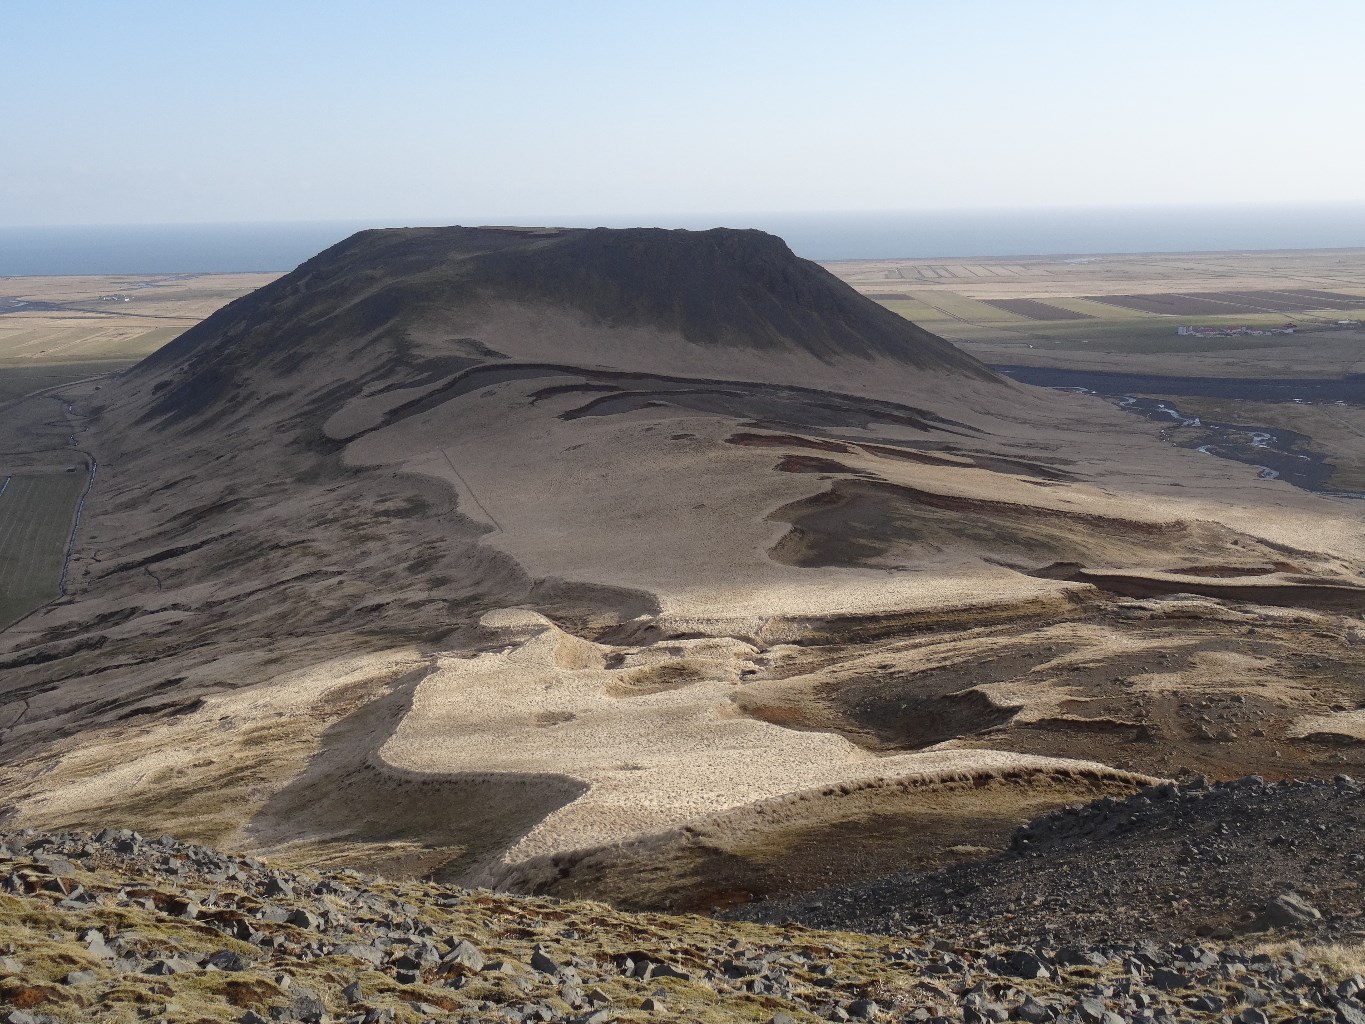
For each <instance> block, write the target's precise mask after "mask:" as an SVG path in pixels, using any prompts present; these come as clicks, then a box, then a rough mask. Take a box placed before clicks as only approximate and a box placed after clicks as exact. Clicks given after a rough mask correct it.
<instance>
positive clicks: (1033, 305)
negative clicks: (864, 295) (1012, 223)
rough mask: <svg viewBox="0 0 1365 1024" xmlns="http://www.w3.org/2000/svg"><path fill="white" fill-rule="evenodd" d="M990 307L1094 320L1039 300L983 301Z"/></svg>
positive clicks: (1041, 316)
mask: <svg viewBox="0 0 1365 1024" xmlns="http://www.w3.org/2000/svg"><path fill="white" fill-rule="evenodd" d="M870 297H871V296H869V298H870ZM981 301H982V302H984V303H985V304H986V305H988V306H994V307H995V308H996V309H1003V310H1004V311H1005V312H1006V313H1017V314H1018V315H1019V316H1026V317H1028V318H1029V319H1030V320H1092V319H1094V317H1093V316H1092V314H1090V313H1078V312H1077V311H1076V310H1074V309H1063V308H1062V307H1061V306H1053V305H1051V304H1050V303H1047V302H1039V301H1038V300H1037V299H982V300H981Z"/></svg>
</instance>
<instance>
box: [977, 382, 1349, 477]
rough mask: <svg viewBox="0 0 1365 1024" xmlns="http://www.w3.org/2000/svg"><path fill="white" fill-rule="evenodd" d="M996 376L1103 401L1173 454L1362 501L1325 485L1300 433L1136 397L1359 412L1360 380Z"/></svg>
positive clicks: (1321, 464)
mask: <svg viewBox="0 0 1365 1024" xmlns="http://www.w3.org/2000/svg"><path fill="white" fill-rule="evenodd" d="M999 369H1000V370H1001V372H1002V373H1005V374H1007V375H1008V376H1009V377H1011V378H1013V379H1015V380H1019V381H1021V382H1023V383H1025V384H1033V385H1036V386H1040V387H1053V388H1058V389H1060V390H1063V391H1078V392H1081V393H1083V394H1089V395H1098V396H1100V397H1102V398H1107V399H1109V400H1111V401H1112V402H1114V403H1115V404H1116V405H1117V406H1118V407H1119V408H1120V409H1123V410H1125V411H1126V412H1132V413H1137V414H1139V415H1141V416H1145V417H1147V419H1149V420H1153V421H1154V422H1157V423H1161V424H1163V425H1168V426H1169V427H1170V430H1168V431H1163V436H1165V437H1166V439H1167V440H1169V441H1170V442H1171V443H1172V444H1174V445H1176V446H1177V447H1180V448H1189V449H1193V450H1197V451H1200V452H1203V453H1205V454H1206V455H1216V456H1217V457H1219V458H1222V459H1231V460H1232V461H1233V462H1240V463H1242V464H1243V465H1247V466H1256V467H1257V468H1258V469H1260V470H1261V475H1262V476H1263V477H1272V478H1278V479H1283V480H1284V481H1285V482H1287V483H1291V484H1293V485H1294V486H1295V487H1302V488H1304V489H1306V490H1310V491H1319V492H1321V493H1324V494H1331V495H1335V496H1337V497H1345V498H1359V497H1361V495H1360V494H1358V493H1355V492H1353V491H1340V490H1336V489H1335V488H1332V487H1328V486H1327V482H1328V480H1330V478H1331V476H1332V472H1333V469H1334V468H1335V467H1333V466H1332V465H1331V464H1330V463H1329V462H1327V461H1326V459H1325V458H1324V456H1323V455H1322V454H1320V453H1319V452H1316V451H1313V450H1312V448H1311V447H1310V445H1311V441H1312V439H1311V438H1309V437H1307V436H1305V435H1303V434H1300V433H1297V432H1295V431H1293V430H1287V429H1285V428H1283V427H1261V426H1256V425H1251V424H1245V423H1218V422H1215V421H1213V420H1206V419H1202V418H1199V417H1194V416H1188V415H1186V414H1185V413H1183V412H1181V411H1180V409H1179V407H1178V406H1177V405H1176V404H1175V403H1174V400H1173V399H1167V398H1150V397H1143V396H1145V395H1148V394H1157V395H1173V396H1179V395H1197V396H1216V397H1219V398H1224V399H1232V400H1235V401H1263V402H1315V403H1325V402H1343V403H1346V404H1350V405H1365V376H1361V375H1358V374H1357V375H1353V376H1349V377H1343V378H1341V379H1338V380H1264V379H1262V380H1241V379H1221V378H1220V379H1216V380H1215V379H1211V378H1202V377H1146V376H1142V375H1139V374H1128V373H1102V372H1095V373H1091V372H1089V371H1077V370H1052V369H1044V368H1041V367H1023V366H1002V367H999ZM1082 382H1083V383H1082Z"/></svg>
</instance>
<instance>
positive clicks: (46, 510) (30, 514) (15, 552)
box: [0, 465, 89, 629]
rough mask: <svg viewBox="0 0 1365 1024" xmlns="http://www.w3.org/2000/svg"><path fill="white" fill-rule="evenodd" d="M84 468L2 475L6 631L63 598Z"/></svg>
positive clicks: (1, 623)
mask: <svg viewBox="0 0 1365 1024" xmlns="http://www.w3.org/2000/svg"><path fill="white" fill-rule="evenodd" d="M88 477H89V474H88V473H87V471H86V468H85V466H84V465H71V466H68V467H65V468H55V467H54V468H52V469H46V470H34V469H24V470H16V471H15V472H14V473H13V474H12V475H10V474H7V473H4V471H0V484H3V487H4V490H3V491H0V629H3V628H4V627H6V626H8V625H10V624H11V623H13V622H14V621H15V620H16V619H19V618H22V617H23V616H25V615H27V614H28V613H29V612H31V611H33V610H34V609H35V608H40V607H42V606H43V605H44V604H46V603H47V602H49V601H51V600H52V599H53V598H55V597H57V596H58V593H59V581H60V580H61V575H62V567H63V565H64V564H65V562H66V549H67V544H68V542H69V541H70V537H71V523H72V519H73V517H74V516H75V513H76V506H77V503H78V502H79V501H80V497H81V494H82V493H83V492H84V490H85V485H86V482H87V480H88Z"/></svg>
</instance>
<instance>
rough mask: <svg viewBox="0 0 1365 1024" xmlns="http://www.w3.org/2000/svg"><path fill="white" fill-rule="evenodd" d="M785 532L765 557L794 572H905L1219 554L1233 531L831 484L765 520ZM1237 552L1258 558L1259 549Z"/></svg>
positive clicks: (871, 484)
mask: <svg viewBox="0 0 1365 1024" xmlns="http://www.w3.org/2000/svg"><path fill="white" fill-rule="evenodd" d="M770 518H772V519H775V520H777V521H779V522H790V523H791V524H792V530H791V531H790V532H789V533H788V534H787V535H786V536H785V537H784V538H782V540H781V541H779V542H778V543H777V545H775V546H774V548H773V550H772V552H771V553H770V554H771V557H773V558H774V559H776V560H778V561H781V562H787V563H789V564H791V565H800V566H808V567H812V566H827V565H868V566H871V565H877V566H885V565H887V564H889V563H901V564H904V565H907V566H910V565H913V564H914V563H915V562H919V561H923V560H924V559H926V558H930V557H933V556H936V555H940V554H942V553H944V552H953V551H957V552H963V553H965V554H969V555H971V556H975V557H978V558H983V559H987V560H991V559H996V560H1001V561H1004V562H1009V563H1013V562H1016V561H1025V562H1034V563H1041V564H1049V563H1053V562H1077V563H1085V564H1095V563H1099V564H1109V565H1112V564H1122V563H1123V562H1125V561H1127V562H1129V563H1130V564H1143V563H1146V562H1147V561H1148V560H1149V558H1150V553H1151V545H1152V543H1153V541H1155V540H1157V539H1159V540H1160V543H1161V545H1162V549H1163V550H1164V551H1168V552H1170V554H1171V555H1172V556H1174V557H1180V556H1182V555H1185V556H1188V557H1195V556H1198V555H1199V554H1201V553H1207V554H1213V553H1220V554H1221V553H1223V552H1225V551H1226V550H1228V547H1229V543H1230V541H1232V540H1233V539H1234V536H1233V534H1232V533H1231V531H1229V530H1226V529H1223V528H1221V527H1215V526H1211V525H1209V524H1203V523H1181V522H1176V523H1138V522H1133V521H1131V520H1123V519H1107V518H1105V517H1103V516H1097V515H1091V514H1086V513H1073V512H1063V511H1051V510H1047V509H1040V508H1035V507H1033V506H1028V505H1016V504H1010V503H1007V502H997V501H985V500H975V499H967V498H955V497H950V496H946V495H941V494H934V493H931V492H927V491H919V490H916V489H914V488H910V487H903V486H899V485H896V484H889V483H882V482H877V481H862V480H839V481H836V482H835V483H833V484H832V485H831V486H830V489H829V490H828V491H825V492H822V493H820V494H817V495H814V496H813V497H810V498H805V499H802V500H800V501H797V502H793V503H792V504H790V505H787V506H785V507H784V508H780V509H778V510H777V511H775V512H774V513H772V515H771V517H770ZM1243 550H1245V551H1246V552H1247V553H1248V555H1249V556H1251V557H1257V556H1258V555H1259V557H1260V558H1261V560H1264V559H1265V557H1266V556H1267V555H1268V554H1269V553H1270V552H1269V549H1267V548H1266V547H1265V546H1264V545H1262V544H1259V543H1257V542H1256V541H1254V540H1253V539H1252V538H1249V537H1248V538H1245V540H1244V541H1243Z"/></svg>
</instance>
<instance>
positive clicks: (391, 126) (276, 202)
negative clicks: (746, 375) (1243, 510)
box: [0, 0, 1365, 226]
mask: <svg viewBox="0 0 1365 1024" xmlns="http://www.w3.org/2000/svg"><path fill="white" fill-rule="evenodd" d="M0 19H2V21H0V24H3V31H4V34H5V37H6V38H5V44H4V57H3V59H0V226H5V225H10V226H13V225H26V224H27V225H32V224H94V223H185V222H189V223H195V222H242V221H245V222H260V221H277V220H373V221H375V222H377V223H378V222H388V223H397V222H404V221H407V222H415V221H425V222H435V221H464V222H466V223H468V222H471V221H478V220H484V219H509V220H520V221H533V220H537V219H541V218H544V217H548V216H556V217H561V218H563V217H584V218H591V217H594V216H598V217H607V216H612V215H622V214H635V213H651V212H653V213H675V214H689V213H727V212H745V211H798V212H799V211H847V210H905V209H955V208H1001V207H1038V206H1057V205H1132V204H1172V203H1177V204H1179V203H1221V202H1265V201H1272V202H1354V203H1359V202H1362V201H1365V170H1362V168H1365V131H1363V130H1362V125H1361V113H1362V110H1363V109H1365V77H1362V74H1361V67H1362V56H1361V54H1362V49H1361V47H1362V41H1365V3H1361V2H1360V0H1340V2H1334V0H1299V2H1296V3H1289V2H1285V0H1276V2H1258V0H1232V2H1223V0H1204V2H1201V0H1180V2H1166V0H1143V2H1122V0H1077V2H1062V0H1058V2H1050V0H999V2H992V0H976V2H973V0H952V2H949V0H932V2H919V0H893V2H882V0H856V2H849V3H836V2H833V0H829V2H819V3H816V2H803V0H782V2H767V0H753V2H744V0H732V2H727V3H711V2H686V0H678V2H674V3H661V2H654V0H634V2H622V3H615V2H591V0H581V2H572V0H558V2H539V0H523V2H518V0H502V2H493V0H488V2H458V0H446V2H421V0H408V2H404V0H388V2H384V3H379V2H373V3H371V2H357V0H326V2H314V0H292V2H291V0H272V2H257V0H231V2H225V0H192V2H191V0H175V2H141V0H120V2H109V0H93V2H75V0H5V3H4V4H3V6H0Z"/></svg>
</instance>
